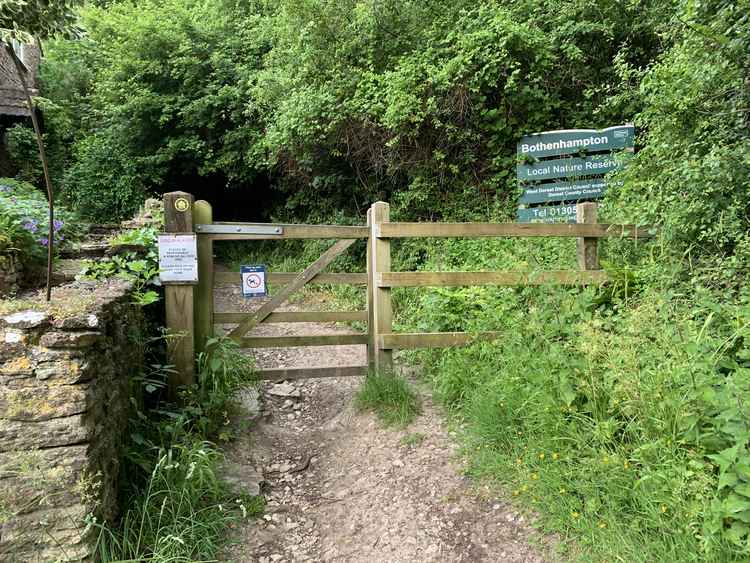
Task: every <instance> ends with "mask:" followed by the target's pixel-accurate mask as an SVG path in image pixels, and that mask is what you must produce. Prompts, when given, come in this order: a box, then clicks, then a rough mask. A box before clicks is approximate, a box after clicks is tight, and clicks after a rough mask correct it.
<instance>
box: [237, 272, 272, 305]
mask: <svg viewBox="0 0 750 563" xmlns="http://www.w3.org/2000/svg"><path fill="white" fill-rule="evenodd" d="M240 276H241V278H242V295H243V296H245V297H264V296H265V295H266V294H267V291H266V267H265V266H263V265H254V266H241V267H240Z"/></svg>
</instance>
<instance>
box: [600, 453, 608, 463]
mask: <svg viewBox="0 0 750 563" xmlns="http://www.w3.org/2000/svg"><path fill="white" fill-rule="evenodd" d="M602 463H609V456H606V455H605V456H604V457H603V458H602Z"/></svg>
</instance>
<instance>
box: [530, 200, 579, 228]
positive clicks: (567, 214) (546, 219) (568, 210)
mask: <svg viewBox="0 0 750 563" xmlns="http://www.w3.org/2000/svg"><path fill="white" fill-rule="evenodd" d="M516 219H517V220H518V222H519V223H575V222H576V206H575V205H574V204H567V205H549V206H546V207H527V208H519V209H518V211H517V213H516Z"/></svg>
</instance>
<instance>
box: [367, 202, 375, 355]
mask: <svg viewBox="0 0 750 563" xmlns="http://www.w3.org/2000/svg"><path fill="white" fill-rule="evenodd" d="M367 228H368V229H370V231H371V232H370V235H371V236H370V237H368V239H367V258H366V261H367V263H366V267H365V269H366V270H367V366H368V368H369V369H373V368H374V367H375V350H377V348H376V346H377V339H376V338H375V327H374V321H373V318H374V311H375V310H374V308H373V305H372V288H373V287H374V286H375V283H374V282H375V280H374V278H373V268H372V245H373V241H374V240H375V239H374V238H373V237H372V207H370V208H369V209H368V210H367Z"/></svg>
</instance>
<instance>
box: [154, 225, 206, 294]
mask: <svg viewBox="0 0 750 563" xmlns="http://www.w3.org/2000/svg"><path fill="white" fill-rule="evenodd" d="M158 242H159V279H160V280H161V281H162V283H169V282H182V283H197V282H198V244H197V240H196V237H195V234H194V233H187V234H166V233H163V234H160V235H159V237H158Z"/></svg>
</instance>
